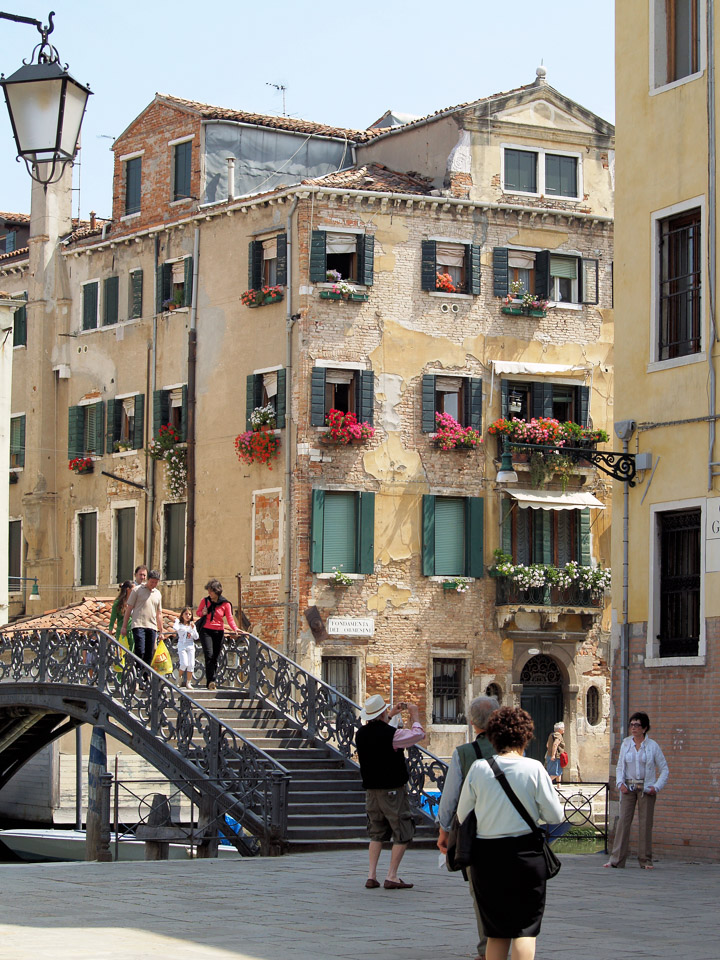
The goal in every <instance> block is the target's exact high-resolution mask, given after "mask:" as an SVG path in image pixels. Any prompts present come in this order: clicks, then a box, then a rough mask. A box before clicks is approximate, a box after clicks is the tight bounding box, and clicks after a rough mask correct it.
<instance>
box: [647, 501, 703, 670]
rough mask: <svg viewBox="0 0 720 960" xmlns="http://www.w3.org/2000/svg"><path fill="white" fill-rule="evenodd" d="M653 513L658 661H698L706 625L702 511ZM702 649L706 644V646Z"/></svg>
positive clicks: (654, 618) (655, 620) (654, 631)
mask: <svg viewBox="0 0 720 960" xmlns="http://www.w3.org/2000/svg"><path fill="white" fill-rule="evenodd" d="M653 512H654V514H655V517H654V519H655V531H656V533H655V557H654V564H653V566H652V567H651V569H653V568H654V570H655V584H654V586H655V589H654V604H653V605H654V611H653V622H652V627H653V630H652V633H651V640H652V637H653V635H655V636H656V641H655V643H654V644H653V647H654V653H655V656H656V657H658V658H659V659H661V660H662V659H666V658H668V657H697V656H698V655H699V653H700V652H701V650H700V647H701V630H702V624H703V617H702V606H703V597H702V591H703V567H702V557H703V546H704V545H703V537H702V531H703V519H702V508H701V507H700V506H693V507H690V508H686V509H679V510H657V511H655V510H653ZM703 646H704V643H703Z"/></svg>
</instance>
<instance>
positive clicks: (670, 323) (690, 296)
mask: <svg viewBox="0 0 720 960" xmlns="http://www.w3.org/2000/svg"><path fill="white" fill-rule="evenodd" d="M701 221H702V211H701V210H700V208H698V207H694V208H692V209H690V210H685V211H683V212H681V213H679V214H677V215H675V216H671V217H664V218H662V219H658V220H657V273H658V282H657V293H656V296H657V303H658V318H657V330H658V337H657V356H656V359H657V360H659V361H663V360H674V359H678V358H680V357H686V356H690V355H692V354H697V353H700V351H701V349H702V347H701V343H702V336H701V331H702V258H703V246H702V223H701Z"/></svg>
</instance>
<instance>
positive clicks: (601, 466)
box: [510, 441, 636, 487]
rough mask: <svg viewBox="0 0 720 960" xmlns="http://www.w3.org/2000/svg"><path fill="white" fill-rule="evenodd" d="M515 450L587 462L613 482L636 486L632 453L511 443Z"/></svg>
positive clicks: (589, 447) (590, 447)
mask: <svg viewBox="0 0 720 960" xmlns="http://www.w3.org/2000/svg"><path fill="white" fill-rule="evenodd" d="M510 445H511V447H512V449H513V450H521V451H523V452H528V453H532V452H533V451H537V452H539V453H556V454H558V455H560V456H563V457H569V458H570V459H571V460H572V461H573V463H577V462H578V461H579V460H587V461H588V462H589V463H592V464H593V466H595V467H597V468H598V470H601V471H602V472H603V473H605V474H607V475H608V476H609V477H612V478H613V480H620V481H621V482H627V483H628V484H629V486H631V487H634V486H635V473H636V470H635V455H634V454H632V453H619V452H617V451H613V450H595V449H594V447H592V446H587V447H557V446H554V445H550V444H541V443H515V442H514V441H513V442H511V444H510Z"/></svg>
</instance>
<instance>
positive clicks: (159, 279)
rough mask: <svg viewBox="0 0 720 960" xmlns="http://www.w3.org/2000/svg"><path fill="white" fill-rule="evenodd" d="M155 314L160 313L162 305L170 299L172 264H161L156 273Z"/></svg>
mask: <svg viewBox="0 0 720 960" xmlns="http://www.w3.org/2000/svg"><path fill="white" fill-rule="evenodd" d="M156 284H157V286H156V290H155V312H156V313H162V309H163V303H165V301H166V300H171V299H172V264H171V263H161V264H160V266H159V267H158V268H157V271H156Z"/></svg>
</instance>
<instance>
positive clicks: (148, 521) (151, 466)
mask: <svg viewBox="0 0 720 960" xmlns="http://www.w3.org/2000/svg"><path fill="white" fill-rule="evenodd" d="M159 264H160V234H159V233H158V234H156V235H155V283H154V285H153V291H154V294H155V296H154V299H153V322H152V341H151V342H150V343H149V344H148V416H147V422H148V430H147V437H148V441H149V440H151V439H152V434H153V405H154V404H153V401H154V399H155V390H156V389H157V302H158V289H157V285H158V266H159ZM148 446H149V442H148ZM145 476H146V477H147V478H148V481H147V487H148V495H147V510H146V513H145V560H144V561H143V562H144V563H146V564H147V565H148V567H151V568H152V567H153V566H155V564H154V563H153V546H154V536H153V530H154V527H153V521H154V518H155V461H154V460H151V459H150V457H149V456H148V455H147V454H145Z"/></svg>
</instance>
